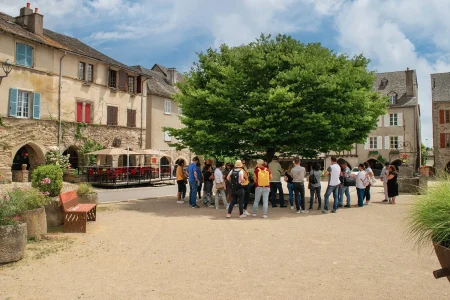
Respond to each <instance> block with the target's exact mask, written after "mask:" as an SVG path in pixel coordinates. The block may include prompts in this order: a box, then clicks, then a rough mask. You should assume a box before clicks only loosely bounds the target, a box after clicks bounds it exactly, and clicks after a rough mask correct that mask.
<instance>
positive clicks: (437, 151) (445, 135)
mask: <svg viewBox="0 0 450 300" xmlns="http://www.w3.org/2000/svg"><path fill="white" fill-rule="evenodd" d="M431 99H432V110H433V148H434V159H435V168H436V171H439V170H441V171H443V170H447V171H448V170H449V169H450V73H439V74H431Z"/></svg>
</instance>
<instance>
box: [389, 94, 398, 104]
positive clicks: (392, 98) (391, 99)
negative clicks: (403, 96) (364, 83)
mask: <svg viewBox="0 0 450 300" xmlns="http://www.w3.org/2000/svg"><path fill="white" fill-rule="evenodd" d="M389 104H391V105H395V104H397V96H395V95H392V96H390V97H389Z"/></svg>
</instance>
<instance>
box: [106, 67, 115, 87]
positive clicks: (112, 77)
mask: <svg viewBox="0 0 450 300" xmlns="http://www.w3.org/2000/svg"><path fill="white" fill-rule="evenodd" d="M108 86H109V87H110V88H117V71H114V70H109V83H108Z"/></svg>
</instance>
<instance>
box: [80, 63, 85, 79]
mask: <svg viewBox="0 0 450 300" xmlns="http://www.w3.org/2000/svg"><path fill="white" fill-rule="evenodd" d="M78 79H80V80H86V64H85V63H84V62H80V63H79V64H78Z"/></svg>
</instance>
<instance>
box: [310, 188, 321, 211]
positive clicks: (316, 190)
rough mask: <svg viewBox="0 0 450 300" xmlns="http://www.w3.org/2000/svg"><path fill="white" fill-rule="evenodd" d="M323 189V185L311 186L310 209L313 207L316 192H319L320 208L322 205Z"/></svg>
mask: <svg viewBox="0 0 450 300" xmlns="http://www.w3.org/2000/svg"><path fill="white" fill-rule="evenodd" d="M321 190H322V187H321V186H318V187H311V188H310V189H309V191H310V193H311V197H310V198H309V209H312V208H313V206H314V193H317V202H319V208H320V207H322V196H321V195H320V192H321Z"/></svg>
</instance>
